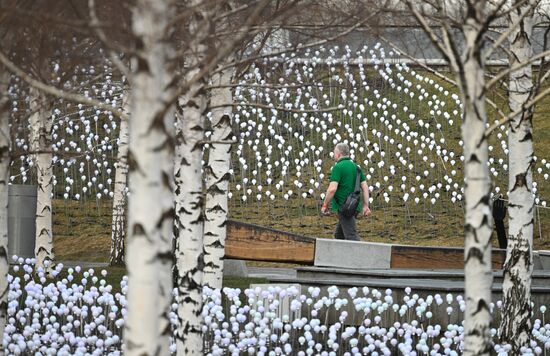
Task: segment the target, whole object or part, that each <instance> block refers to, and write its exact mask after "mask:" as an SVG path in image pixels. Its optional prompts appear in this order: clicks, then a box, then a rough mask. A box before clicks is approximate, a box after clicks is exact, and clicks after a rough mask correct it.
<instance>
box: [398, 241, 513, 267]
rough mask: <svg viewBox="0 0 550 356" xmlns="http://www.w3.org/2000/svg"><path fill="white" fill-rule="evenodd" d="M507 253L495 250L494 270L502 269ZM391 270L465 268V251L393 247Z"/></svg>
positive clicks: (422, 247) (443, 248) (423, 247)
mask: <svg viewBox="0 0 550 356" xmlns="http://www.w3.org/2000/svg"><path fill="white" fill-rule="evenodd" d="M505 258H506V251H505V250H501V249H493V254H492V264H493V269H501V268H502V265H503V264H504V259H505ZM391 268H427V269H454V268H464V249H463V248H452V247H425V246H405V245H394V246H392V253H391Z"/></svg>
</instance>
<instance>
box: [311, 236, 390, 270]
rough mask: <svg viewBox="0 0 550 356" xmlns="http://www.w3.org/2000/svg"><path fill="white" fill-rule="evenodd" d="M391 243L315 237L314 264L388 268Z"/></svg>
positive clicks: (340, 266)
mask: <svg viewBox="0 0 550 356" xmlns="http://www.w3.org/2000/svg"><path fill="white" fill-rule="evenodd" d="M390 264H391V245H390V244H381V243H374V242H358V241H343V240H331V239H317V242H316V245H315V260H314V265H315V266H318V267H339V268H355V269H359V268H360V269H371V268H390V267H391V266H390Z"/></svg>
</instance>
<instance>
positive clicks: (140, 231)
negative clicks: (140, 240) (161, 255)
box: [132, 223, 145, 236]
mask: <svg viewBox="0 0 550 356" xmlns="http://www.w3.org/2000/svg"><path fill="white" fill-rule="evenodd" d="M132 235H133V236H145V228H144V227H143V225H141V224H140V223H135V224H134V225H133V226H132Z"/></svg>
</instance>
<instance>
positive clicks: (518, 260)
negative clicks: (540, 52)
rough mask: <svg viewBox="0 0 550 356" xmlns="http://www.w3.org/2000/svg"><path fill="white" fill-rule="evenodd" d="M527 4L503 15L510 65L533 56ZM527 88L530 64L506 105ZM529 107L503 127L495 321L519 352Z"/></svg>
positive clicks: (527, 220) (524, 319)
mask: <svg viewBox="0 0 550 356" xmlns="http://www.w3.org/2000/svg"><path fill="white" fill-rule="evenodd" d="M532 7H533V4H532V2H527V3H525V4H523V5H522V6H520V7H519V8H518V9H517V10H515V11H513V12H512V13H510V15H509V23H510V26H513V25H514V24H517V23H518V22H519V26H517V27H516V28H515V29H514V30H513V31H512V33H511V34H510V66H514V65H517V64H519V63H524V62H526V61H528V60H529V59H530V58H531V57H532V54H533V51H532V48H531V35H532V32H533V31H532V30H533V17H532V14H528V15H526V16H525V17H523V19H521V17H522V15H524V14H525V13H526V12H527V11H529V12H531V13H532V10H531V9H532ZM532 89H533V75H532V71H531V65H527V66H525V67H523V68H521V69H519V70H517V71H514V72H512V73H510V83H509V98H508V104H509V107H510V112H515V111H518V110H520V109H521V107H522V106H523V105H524V104H525V103H526V102H527V101H528V99H529V96H530V94H531V91H532ZM532 117H533V111H532V110H525V111H523V113H522V114H520V115H518V116H515V117H513V118H512V120H510V123H509V125H508V147H509V155H508V159H509V172H508V173H509V175H508V190H509V193H508V201H509V203H508V214H509V215H508V216H509V226H508V249H507V252H506V262H505V263H504V281H503V284H502V287H503V302H504V308H503V310H504V312H503V314H502V321H501V325H500V330H499V331H500V337H501V340H502V341H504V342H507V343H509V344H511V345H512V353H513V354H519V353H520V348H521V346H529V340H530V335H531V317H532V308H531V274H532V272H533V253H532V247H533V209H534V198H533V174H532V171H531V167H532V166H533V164H534V159H533V155H534V152H533V123H532Z"/></svg>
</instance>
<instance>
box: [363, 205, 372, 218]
mask: <svg viewBox="0 0 550 356" xmlns="http://www.w3.org/2000/svg"><path fill="white" fill-rule="evenodd" d="M369 215H370V209H369V207H368V206H366V205H363V216H369Z"/></svg>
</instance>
